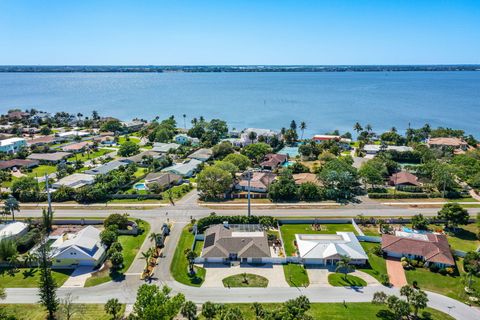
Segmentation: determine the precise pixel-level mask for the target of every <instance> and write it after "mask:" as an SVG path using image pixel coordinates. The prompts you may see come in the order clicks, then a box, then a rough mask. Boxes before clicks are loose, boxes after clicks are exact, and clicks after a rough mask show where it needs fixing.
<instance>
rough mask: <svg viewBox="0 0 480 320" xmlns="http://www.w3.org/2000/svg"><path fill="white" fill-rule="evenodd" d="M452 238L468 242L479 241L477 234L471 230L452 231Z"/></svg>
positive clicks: (459, 229)
mask: <svg viewBox="0 0 480 320" xmlns="http://www.w3.org/2000/svg"><path fill="white" fill-rule="evenodd" d="M449 233H450V234H451V235H450V236H451V237H455V238H458V239H460V240H468V241H476V240H477V235H476V234H475V232H472V231H470V230H465V229H462V228H458V229H457V230H456V231H451V232H449Z"/></svg>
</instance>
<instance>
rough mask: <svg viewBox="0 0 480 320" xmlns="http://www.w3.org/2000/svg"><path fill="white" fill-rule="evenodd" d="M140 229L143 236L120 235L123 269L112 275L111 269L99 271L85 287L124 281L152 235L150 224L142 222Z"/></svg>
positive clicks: (88, 280)
mask: <svg viewBox="0 0 480 320" xmlns="http://www.w3.org/2000/svg"><path fill="white" fill-rule="evenodd" d="M139 227H140V228H142V229H143V230H144V231H143V233H142V234H139V235H136V236H131V235H120V236H118V242H120V244H121V245H122V248H123V250H122V254H123V267H122V269H120V270H118V272H116V273H110V269H109V268H104V270H101V271H97V272H95V273H93V274H92V276H91V277H90V278H88V279H87V281H86V282H85V287H92V286H96V285H99V284H102V283H105V282H108V281H110V280H120V279H123V274H124V273H125V272H126V271H127V270H128V268H130V265H131V264H132V262H133V260H134V259H135V257H136V255H137V253H138V250H140V248H141V246H142V244H143V242H144V241H145V238H146V237H147V235H148V234H149V233H150V224H148V223H147V222H145V221H143V220H141V221H140V224H139Z"/></svg>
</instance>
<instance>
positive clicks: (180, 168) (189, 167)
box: [162, 159, 203, 178]
mask: <svg viewBox="0 0 480 320" xmlns="http://www.w3.org/2000/svg"><path fill="white" fill-rule="evenodd" d="M201 163H203V162H202V161H199V160H196V159H191V160H190V161H188V162H184V163H176V164H174V165H173V166H170V167H167V168H165V169H163V170H162V171H163V172H171V173H175V174H178V175H180V176H182V177H187V178H188V177H191V176H193V175H194V174H195V172H196V171H197V169H198V166H199V165H200V164H201Z"/></svg>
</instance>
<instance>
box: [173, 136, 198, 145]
mask: <svg viewBox="0 0 480 320" xmlns="http://www.w3.org/2000/svg"><path fill="white" fill-rule="evenodd" d="M173 140H175V142H176V143H178V144H181V145H192V146H198V145H199V144H200V140H199V139H198V138H192V137H190V136H188V135H186V134H185V133H180V134H177V135H176V136H175V137H173Z"/></svg>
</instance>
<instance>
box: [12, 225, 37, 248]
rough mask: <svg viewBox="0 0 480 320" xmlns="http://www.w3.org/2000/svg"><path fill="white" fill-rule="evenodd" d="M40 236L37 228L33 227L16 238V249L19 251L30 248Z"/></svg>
mask: <svg viewBox="0 0 480 320" xmlns="http://www.w3.org/2000/svg"><path fill="white" fill-rule="evenodd" d="M40 237H41V235H40V230H39V229H37V228H34V229H32V230H30V231H28V233H26V234H24V235H23V236H21V237H20V238H18V239H17V240H16V243H17V250H18V251H19V252H26V251H28V250H30V249H31V248H32V247H33V246H34V245H35V243H36V241H38V240H39V239H40Z"/></svg>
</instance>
